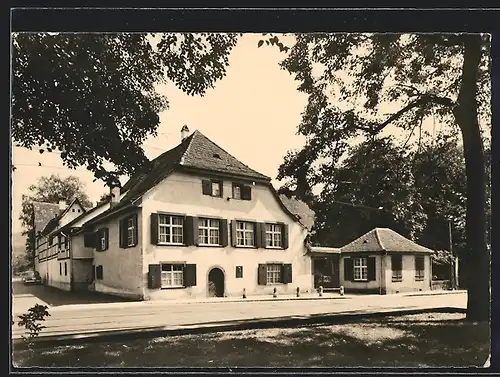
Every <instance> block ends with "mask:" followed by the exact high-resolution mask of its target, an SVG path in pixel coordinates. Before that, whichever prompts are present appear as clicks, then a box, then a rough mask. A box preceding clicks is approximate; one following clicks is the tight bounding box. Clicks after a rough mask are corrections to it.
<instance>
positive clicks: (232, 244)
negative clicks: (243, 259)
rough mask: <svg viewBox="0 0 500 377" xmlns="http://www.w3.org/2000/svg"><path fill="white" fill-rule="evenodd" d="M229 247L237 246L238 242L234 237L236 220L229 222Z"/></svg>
mask: <svg viewBox="0 0 500 377" xmlns="http://www.w3.org/2000/svg"><path fill="white" fill-rule="evenodd" d="M231 246H232V247H236V246H238V240H237V237H236V220H231Z"/></svg>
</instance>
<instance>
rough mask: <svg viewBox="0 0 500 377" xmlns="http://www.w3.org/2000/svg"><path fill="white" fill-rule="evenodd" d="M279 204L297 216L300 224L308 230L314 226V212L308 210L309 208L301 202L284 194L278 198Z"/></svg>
mask: <svg viewBox="0 0 500 377" xmlns="http://www.w3.org/2000/svg"><path fill="white" fill-rule="evenodd" d="M279 198H280V200H281V202H282V203H283V204H284V205H285V207H286V208H287V209H288V211H290V212H291V213H293V214H294V215H295V216H297V217H298V218H299V220H300V223H301V224H302V225H304V226H305V227H306V228H307V229H308V230H311V229H312V227H313V225H314V219H315V215H314V211H313V210H312V209H311V208H309V206H308V205H307V204H306V203H304V202H303V201H302V200H299V199H297V198H295V197H291V198H289V197H287V196H286V195H284V194H281V195H280V196H279Z"/></svg>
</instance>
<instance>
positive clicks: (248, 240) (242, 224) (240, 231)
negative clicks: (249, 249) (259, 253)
mask: <svg viewBox="0 0 500 377" xmlns="http://www.w3.org/2000/svg"><path fill="white" fill-rule="evenodd" d="M254 232H255V224H254V223H251V222H246V221H236V245H237V246H255V236H254Z"/></svg>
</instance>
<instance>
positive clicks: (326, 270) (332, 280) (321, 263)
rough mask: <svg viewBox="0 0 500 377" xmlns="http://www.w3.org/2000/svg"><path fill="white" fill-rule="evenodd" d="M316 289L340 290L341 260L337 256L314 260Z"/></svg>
mask: <svg viewBox="0 0 500 377" xmlns="http://www.w3.org/2000/svg"><path fill="white" fill-rule="evenodd" d="M313 263H314V265H313V269H314V288H319V286H322V287H323V288H339V287H340V277H339V258H338V257H337V256H328V257H318V258H314V259H313Z"/></svg>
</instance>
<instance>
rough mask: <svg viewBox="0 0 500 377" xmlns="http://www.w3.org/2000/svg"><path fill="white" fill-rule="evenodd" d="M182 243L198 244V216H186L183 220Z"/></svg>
mask: <svg viewBox="0 0 500 377" xmlns="http://www.w3.org/2000/svg"><path fill="white" fill-rule="evenodd" d="M184 243H185V244H186V245H187V246H191V245H198V218H197V217H192V216H186V219H185V221H184Z"/></svg>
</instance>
